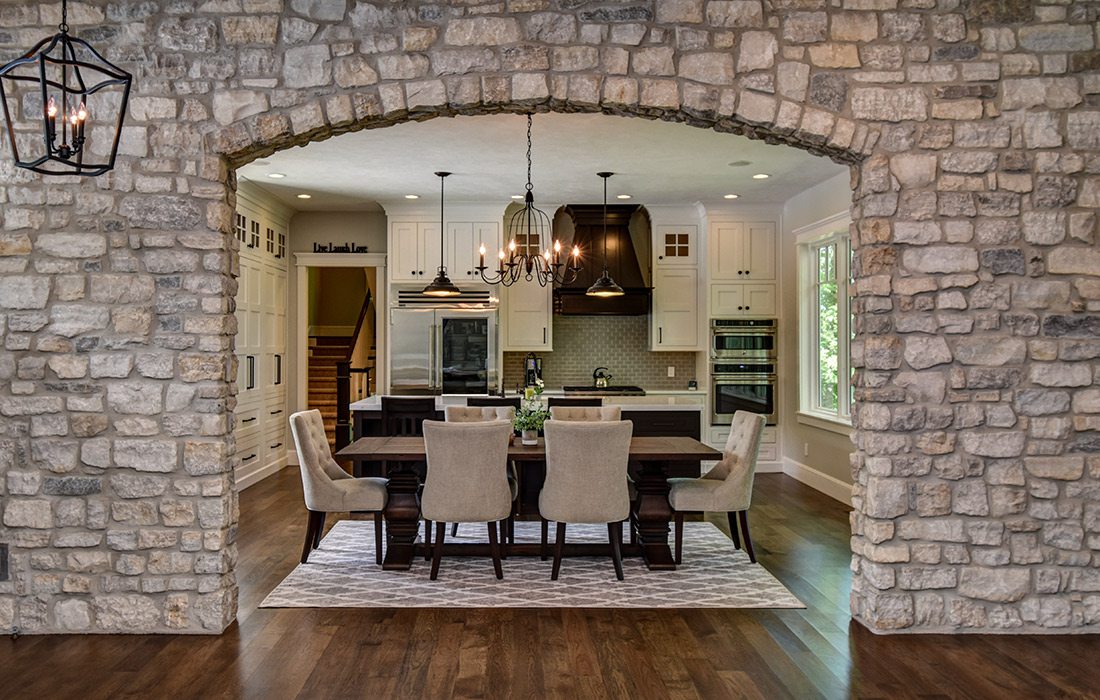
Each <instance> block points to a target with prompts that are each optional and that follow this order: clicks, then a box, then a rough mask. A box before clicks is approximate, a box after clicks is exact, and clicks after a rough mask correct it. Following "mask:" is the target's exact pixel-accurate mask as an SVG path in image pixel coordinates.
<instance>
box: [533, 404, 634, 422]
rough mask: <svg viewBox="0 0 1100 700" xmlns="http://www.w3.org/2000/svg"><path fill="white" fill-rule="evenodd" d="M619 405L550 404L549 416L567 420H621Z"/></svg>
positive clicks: (621, 412) (621, 410) (554, 418)
mask: <svg viewBox="0 0 1100 700" xmlns="http://www.w3.org/2000/svg"><path fill="white" fill-rule="evenodd" d="M622 417H623V409H622V407H621V406H551V407H550V418H551V419H553V420H567V421H594V420H595V421H600V420H621V419H622Z"/></svg>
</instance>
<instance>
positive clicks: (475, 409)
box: [444, 406, 516, 423]
mask: <svg viewBox="0 0 1100 700" xmlns="http://www.w3.org/2000/svg"><path fill="white" fill-rule="evenodd" d="M444 411H445V415H446V417H447V422H448V423H483V422H485V421H489V420H506V421H508V422H509V423H510V422H512V420H513V419H514V418H515V417H516V409H514V408H512V407H511V406H447V407H446V408H445V409H444Z"/></svg>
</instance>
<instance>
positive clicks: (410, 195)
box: [405, 194, 420, 199]
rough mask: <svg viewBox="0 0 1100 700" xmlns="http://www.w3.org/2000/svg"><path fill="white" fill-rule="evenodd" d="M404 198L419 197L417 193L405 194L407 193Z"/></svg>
mask: <svg viewBox="0 0 1100 700" xmlns="http://www.w3.org/2000/svg"><path fill="white" fill-rule="evenodd" d="M405 199H420V195H418V194H407V195H405Z"/></svg>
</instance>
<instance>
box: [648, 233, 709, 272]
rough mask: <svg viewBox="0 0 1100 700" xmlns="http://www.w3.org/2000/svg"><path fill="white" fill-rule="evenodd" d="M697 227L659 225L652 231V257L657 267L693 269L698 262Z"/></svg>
mask: <svg viewBox="0 0 1100 700" xmlns="http://www.w3.org/2000/svg"><path fill="white" fill-rule="evenodd" d="M698 239H699V229H698V227H696V226H694V225H691V224H685V225H669V224H661V225H658V226H656V227H654V231H653V256H654V258H655V262H656V265H657V267H659V268H660V267H684V266H690V267H694V266H695V264H696V263H697V262H698V260H699V256H698V254H697V253H696V249H697V247H698Z"/></svg>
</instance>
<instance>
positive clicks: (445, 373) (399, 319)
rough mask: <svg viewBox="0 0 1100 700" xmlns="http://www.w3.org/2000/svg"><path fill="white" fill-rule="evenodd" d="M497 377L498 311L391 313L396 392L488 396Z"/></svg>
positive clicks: (413, 310)
mask: <svg viewBox="0 0 1100 700" xmlns="http://www.w3.org/2000/svg"><path fill="white" fill-rule="evenodd" d="M497 380H498V376H497V312H496V310H495V309H492V310H490V309H484V308H478V309H465V308H456V307H438V306H437V307H429V308H424V307H414V308H401V307H399V308H392V309H390V392H391V393H393V394H398V395H405V396H433V395H437V394H487V393H489V390H490V389H492V390H493V391H495V390H496V389H497V385H498V381H497Z"/></svg>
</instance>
